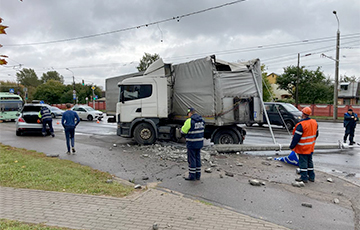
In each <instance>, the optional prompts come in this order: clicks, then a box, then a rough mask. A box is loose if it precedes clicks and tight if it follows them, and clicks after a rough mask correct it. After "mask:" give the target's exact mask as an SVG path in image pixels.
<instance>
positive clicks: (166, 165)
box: [0, 119, 360, 230]
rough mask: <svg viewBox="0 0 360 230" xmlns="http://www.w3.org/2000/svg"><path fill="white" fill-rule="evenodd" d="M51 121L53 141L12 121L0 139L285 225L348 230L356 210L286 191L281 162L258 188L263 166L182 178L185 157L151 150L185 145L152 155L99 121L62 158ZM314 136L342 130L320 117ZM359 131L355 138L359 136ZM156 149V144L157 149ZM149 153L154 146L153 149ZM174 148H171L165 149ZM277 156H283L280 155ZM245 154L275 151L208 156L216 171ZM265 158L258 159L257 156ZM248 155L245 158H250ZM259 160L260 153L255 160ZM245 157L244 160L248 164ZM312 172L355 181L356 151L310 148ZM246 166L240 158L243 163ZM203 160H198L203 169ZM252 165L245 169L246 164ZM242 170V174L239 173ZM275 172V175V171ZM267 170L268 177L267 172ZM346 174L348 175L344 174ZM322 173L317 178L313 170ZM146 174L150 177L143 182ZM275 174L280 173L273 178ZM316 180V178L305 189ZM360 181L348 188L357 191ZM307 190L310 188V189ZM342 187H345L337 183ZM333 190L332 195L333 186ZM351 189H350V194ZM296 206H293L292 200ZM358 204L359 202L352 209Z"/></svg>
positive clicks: (358, 170) (288, 173)
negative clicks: (23, 131) (253, 182)
mask: <svg viewBox="0 0 360 230" xmlns="http://www.w3.org/2000/svg"><path fill="white" fill-rule="evenodd" d="M57 121H59V120H58V119H56V120H54V127H55V134H56V137H55V138H51V137H42V136H39V135H38V136H36V135H25V136H21V137H17V136H15V125H14V123H10V122H5V123H0V128H1V133H0V142H1V143H3V144H7V145H12V146H15V147H21V148H27V149H32V150H36V151H39V152H44V153H46V154H48V155H49V154H59V157H60V158H62V159H69V160H72V161H74V162H78V163H81V164H83V165H88V166H90V167H93V168H96V169H99V170H102V171H107V172H110V173H112V174H114V175H116V176H118V177H120V178H122V179H126V180H131V181H134V182H135V183H141V184H146V183H150V182H159V181H161V182H162V183H160V184H159V185H158V187H159V188H160V189H168V190H173V191H178V192H181V193H183V194H185V195H187V196H190V197H195V198H198V199H201V200H205V201H208V202H209V203H213V204H217V205H220V206H224V207H226V208H231V209H233V210H235V211H238V212H241V213H244V214H248V215H251V216H254V217H258V218H262V219H265V220H268V221H270V222H274V223H277V224H280V225H283V226H286V227H289V228H292V229H314V230H315V229H329V230H331V229H334V230H335V229H354V218H355V217H356V215H358V213H356V210H355V208H354V209H352V208H351V207H349V206H350V205H345V204H344V205H336V204H333V203H332V202H331V201H324V200H321V199H319V198H316V197H312V196H309V194H307V193H308V191H306V192H305V191H304V192H302V191H300V192H298V191H293V188H291V186H290V187H289V186H287V185H289V184H291V182H292V181H293V179H294V178H295V177H297V175H296V174H295V173H294V171H295V168H294V167H292V166H289V165H286V164H285V165H284V166H283V167H282V168H279V169H281V170H282V172H283V175H282V177H281V176H279V178H277V176H274V175H272V174H269V176H268V177H276V179H274V181H273V182H271V180H270V182H267V184H266V186H265V187H257V188H254V187H252V186H249V184H248V179H249V178H250V177H249V175H251V173H253V175H255V172H252V171H256V172H258V171H259V173H260V176H259V177H261V176H264V175H261V173H264V172H266V173H268V172H267V171H266V169H263V168H261V164H260V167H259V166H258V168H256V169H255V168H254V169H248V170H251V171H247V172H248V174H249V175H246V176H240V175H241V174H240V173H238V174H236V175H235V176H234V177H227V176H225V177H223V178H221V177H219V176H218V174H216V173H212V174H205V173H203V179H202V180H201V181H200V182H195V183H194V182H187V181H184V180H183V178H182V176H183V175H185V173H186V169H187V163H186V162H185V161H181V160H180V161H179V159H177V160H166V159H164V158H162V157H159V156H158V155H157V154H156V152H161V151H167V150H166V148H164V147H163V145H165V147H166V146H171V145H175V146H176V148H177V149H178V150H179V151H184V150H185V145H184V144H176V143H170V144H163V145H159V146H155V147H152V150H153V151H152V152H149V151H148V150H149V149H150V147H147V148H145V149H144V148H140V147H138V146H137V145H136V144H135V143H134V142H133V141H132V140H131V139H124V138H120V137H118V136H116V125H115V124H108V123H106V122H105V121H101V122H100V123H96V122H87V121H83V122H81V123H80V124H79V126H78V128H77V129H76V149H77V154H76V155H72V156H68V155H66V154H65V152H66V147H65V140H64V139H65V138H64V133H63V129H62V127H61V125H59V124H57ZM319 127H320V136H319V138H318V140H317V141H318V142H321V143H334V142H337V141H338V140H341V139H342V135H343V128H342V124H341V123H331V122H319ZM247 130H248V135H247V137H246V139H245V142H246V143H254V144H256V143H273V140H272V138H271V136H270V132H269V130H268V128H266V127H256V126H254V127H250V128H247ZM273 130H274V134H275V138H276V141H277V142H278V143H281V144H284V145H285V144H286V145H288V144H289V142H290V139H291V136H290V135H289V134H288V133H287V132H286V130H284V129H282V128H281V127H273ZM359 135H360V134H358V131H357V133H356V136H358V137H359V138H360V136H359ZM206 144H207V148H206V149H211V143H209V142H206ZM156 148H158V149H156ZM154 150H155V151H154ZM172 151H173V150H172ZM276 154H280V155H287V154H288V153H286V152H279V153H276ZM247 155H257V156H263V155H266V156H268V155H271V156H274V155H275V153H274V152H245V153H241V154H238V155H237V154H231V155H229V156H226V155H225V156H216V157H217V158H216V159H215V161H216V162H217V164H219V167H218V170H219V171H220V172H224V169H228V170H231V169H232V167H233V166H232V165H231V164H233V163H234V162H235V161H238V160H239V159H241V160H242V161H244V159H246V158H244V157H246V156H247ZM262 158H264V157H262ZM250 159H251V158H250ZM259 159H260V160H261V157H260V158H259ZM249 161H250V162H251V160H249V159H248V162H249ZM314 162H315V169H316V170H321V171H324V172H327V173H330V174H331V175H333V176H334V177H335V176H336V177H339V178H343V179H344V180H346V181H350V182H352V183H354V184H358V185H359V186H360V183H359V180H360V148H353V149H351V150H349V149H348V150H333V151H331V152H327V151H317V152H316V154H315V155H314ZM245 164H246V163H245ZM207 165H208V162H206V161H205V162H204V168H205V167H206V166H207ZM250 168H251V167H250ZM241 173H244V172H241ZM275 173H276V172H275ZM271 175H272V176H271ZM349 175H350V176H349ZM319 176H321V175H319ZM146 177H148V178H149V179H147V180H143V179H145V178H146ZM280 177H281V178H280ZM317 185H321V184H320V183H314V184H310V185H309V186H313V187H315V186H317ZM359 186H355V187H354V186H351V189H354V188H355V191H358V194H360V187H359ZM310 188H311V187H310ZM342 189H343V190H351V189H349V188H342ZM334 191H337V192H339V190H338V188H336V189H334ZM355 193H356V192H355ZM302 202H308V203H311V204H312V205H313V208H311V209H309V208H305V207H301V205H300V206H299V205H298V204H301V203H302ZM295 204H296V205H295ZM357 208H358V207H357Z"/></svg>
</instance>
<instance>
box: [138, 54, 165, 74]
mask: <svg viewBox="0 0 360 230" xmlns="http://www.w3.org/2000/svg"><path fill="white" fill-rule="evenodd" d="M159 58H160V56H159V55H158V54H153V55H151V54H149V53H145V54H144V56H143V57H142V58H141V60H140V63H139V66H137V67H136V68H137V70H138V71H139V72H141V71H145V70H146V69H147V68H148V67H149V66H150V65H151V64H152V63H154V62H155V61H156V60H158V59H159Z"/></svg>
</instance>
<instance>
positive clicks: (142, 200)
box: [0, 187, 287, 230]
mask: <svg viewBox="0 0 360 230" xmlns="http://www.w3.org/2000/svg"><path fill="white" fill-rule="evenodd" d="M1 218H4V219H11V220H18V221H24V222H29V223H43V224H46V225H49V226H59V227H68V228H72V229H111V230H112V229H126V230H130V229H131V230H132V229H144V230H148V229H153V224H154V223H157V225H158V229H159V230H161V229H181V230H184V229H189V230H201V229H221V230H223V229H224V230H225V229H243V230H248V229H258V230H265V229H266V230H270V229H287V228H285V227H282V226H279V225H276V224H272V223H270V222H267V221H264V220H259V219H256V218H253V217H250V216H246V215H243V214H240V213H237V212H234V211H231V210H228V209H224V208H220V207H217V206H214V205H207V204H204V203H201V202H198V201H195V200H192V199H189V198H185V197H183V196H181V195H179V194H174V193H169V192H164V191H160V190H157V189H148V190H147V191H145V192H143V193H141V194H139V195H137V196H136V197H131V198H113V197H100V196H90V195H79V194H70V193H61V192H49V191H40V190H30V189H14V188H8V187H0V219H1Z"/></svg>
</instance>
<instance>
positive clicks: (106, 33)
mask: <svg viewBox="0 0 360 230" xmlns="http://www.w3.org/2000/svg"><path fill="white" fill-rule="evenodd" d="M244 1H246V0H236V1H232V2H228V3H224V4H221V5H218V6H213V7H209V8H206V9H203V10H198V11H195V12H191V13H187V14H182V15H180V16H175V17H171V18H167V19H162V20H159V21H155V22H150V23H146V24H142V25H138V26H131V27H127V28H123V29H118V30H113V31H108V32H103V33H97V34H91V35H85V36H80V37H75V38H66V39H59V40H54V41H46V42H33V43H24V44H3V46H4V47H5V46H34V45H46V44H54V43H61V42H69V41H75V40H81V39H87V38H93V37H99V36H104V35H109V34H114V33H120V32H125V31H129V30H134V29H140V28H142V27H148V26H152V25H158V24H160V23H165V22H169V21H173V20H176V21H178V22H179V21H180V19H182V18H185V17H190V16H193V15H196V14H200V13H204V12H207V11H211V10H215V9H219V8H222V7H225V6H230V5H234V4H237V3H240V2H244Z"/></svg>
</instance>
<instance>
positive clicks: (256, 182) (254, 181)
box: [249, 179, 261, 186]
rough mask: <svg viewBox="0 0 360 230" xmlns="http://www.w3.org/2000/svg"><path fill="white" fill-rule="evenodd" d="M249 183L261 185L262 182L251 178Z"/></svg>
mask: <svg viewBox="0 0 360 230" xmlns="http://www.w3.org/2000/svg"><path fill="white" fill-rule="evenodd" d="M249 183H250V184H251V185H252V186H261V182H260V181H258V180H255V179H252V180H249Z"/></svg>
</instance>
